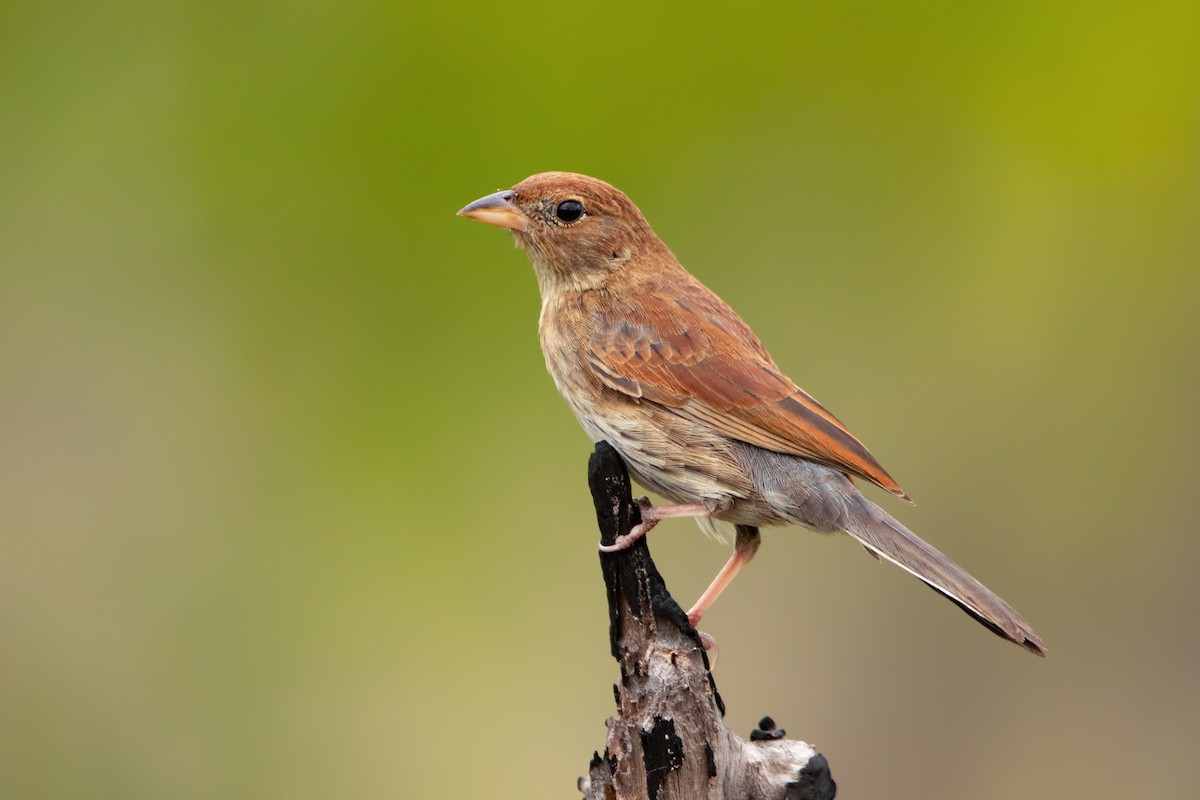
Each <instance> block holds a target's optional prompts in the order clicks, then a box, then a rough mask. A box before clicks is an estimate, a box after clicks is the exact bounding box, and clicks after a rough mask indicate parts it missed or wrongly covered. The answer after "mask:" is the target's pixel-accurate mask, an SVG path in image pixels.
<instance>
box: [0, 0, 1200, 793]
mask: <svg viewBox="0 0 1200 800" xmlns="http://www.w3.org/2000/svg"><path fill="white" fill-rule="evenodd" d="M1198 9H1200V6H1197V5H1196V4H1195V3H1185V2H1180V3H1176V4H1174V5H1171V4H1165V5H1164V4H1137V5H1134V4H1129V8H1124V9H1122V8H1120V6H1119V5H1115V4H1114V5H1109V4H1105V5H1104V7H1103V8H1101V7H1099V6H1097V5H1096V4H1092V3H1075V4H1062V3H1052V4H1045V3H1023V2H1018V3H1005V4H979V5H965V4H962V3H953V2H944V3H910V4H903V7H899V6H898V5H897V4H889V3H879V4H872V3H857V4H833V3H828V4H824V3H823V4H807V5H804V6H803V7H799V8H795V7H793V4H780V5H778V6H772V5H747V6H744V7H742V8H741V9H740V10H739V11H737V12H736V13H735V14H734V13H730V14H727V15H719V16H718V15H710V14H708V13H706V12H704V11H703V10H701V9H699V8H696V7H688V8H686V9H685V8H683V7H682V6H678V5H673V6H667V5H665V4H664V5H663V6H662V7H660V8H648V7H645V4H642V3H628V4H626V3H606V4H603V5H596V4H570V3H566V4H563V3H558V4H545V3H541V4H538V3H534V4H529V3H525V4H521V3H516V4H514V3H507V4H505V3H487V4H480V5H479V6H478V7H472V6H470V5H464V4H459V3H443V4H428V5H422V6H420V7H414V6H412V5H410V4H406V3H403V2H399V3H397V2H370V3H360V4H345V5H342V6H338V5H336V4H324V3H315V2H307V1H306V0H300V1H299V2H296V0H291V1H290V2H274V1H267V2H251V3H233V2H192V3H170V2H165V3H164V2H116V3H80V2H76V3H69V4H54V3H34V2H15V3H14V2H8V3H4V4H3V5H0V795H3V796H4V797H7V798H148V799H149V798H167V797H169V798H183V799H186V798H215V797H246V798H275V797H278V798H331V797H339V798H344V797H362V798H376V797H405V798H422V797H429V798H437V797H502V798H508V797H511V798H551V797H554V798H559V797H571V796H574V793H575V788H574V780H575V778H576V776H578V775H580V774H582V773H583V772H584V770H585V769H586V766H587V761H588V758H589V757H590V755H591V753H592V751H593V750H594V749H596V748H600V747H602V746H603V741H604V733H605V729H604V724H603V723H604V719H605V717H606V716H607V715H609V714H610V713H611V712H612V710H613V706H612V694H611V688H610V684H611V683H612V681H613V680H614V679H615V678H616V676H617V669H616V665H615V664H614V663H613V662H612V661H611V659H610V658H609V656H608V642H607V627H606V626H607V615H606V611H605V607H604V595H603V590H602V585H601V582H600V574H599V570H598V568H597V556H596V553H595V543H596V539H597V534H596V531H595V529H594V522H593V517H592V513H591V510H590V508H591V506H590V501H589V498H588V495H587V489H586V481H585V471H586V459H587V455H588V453H589V452H590V445H589V443H588V442H587V440H586V438H585V437H584V435H583V434H582V432H581V431H580V430H579V428H578V426H577V425H576V423H575V421H574V420H573V419H572V418H571V416H570V414H569V412H568V410H567V408H566V406H565V405H564V404H563V402H562V401H561V400H560V398H559V397H558V396H557V394H556V392H555V391H554V387H553V385H552V383H551V381H550V380H549V378H548V377H547V376H546V375H545V372H544V368H543V365H542V357H541V354H540V352H539V351H538V346H537V338H536V333H535V331H536V318H537V312H538V305H539V301H538V298H537V291H536V286H535V284H534V280H533V276H532V272H531V270H530V268H529V265H528V263H527V262H526V260H525V258H524V256H523V255H522V254H521V253H520V252H518V251H515V250H514V249H513V247H512V245H511V242H510V239H509V237H508V236H507V235H505V234H503V233H502V232H500V231H497V230H495V229H491V228H487V227H485V226H481V225H478V224H475V223H470V222H467V221H465V220H462V219H458V218H456V217H455V216H454V212H455V211H456V210H457V209H458V208H460V207H461V206H463V205H464V204H466V203H467V202H469V201H471V200H473V199H475V198H476V197H479V196H480V195H483V194H486V193H488V192H492V191H495V190H496V189H499V188H503V187H507V186H509V185H511V184H513V183H515V182H517V181H518V180H520V179H522V178H524V177H526V176H527V175H529V174H530V173H532V172H537V171H541V170H545V169H569V170H575V171H581V172H587V173H591V174H594V175H597V176H599V177H602V178H605V179H607V180H609V181H611V182H613V183H615V184H616V185H618V186H619V187H621V188H622V189H624V190H625V191H626V192H628V193H629V194H630V195H631V196H632V197H633V198H634V199H635V201H636V202H637V203H638V204H639V205H640V206H641V208H642V209H643V211H644V212H645V213H646V214H647V216H648V217H649V219H650V220H651V222H652V223H653V224H654V226H655V228H656V229H657V231H658V232H659V233H660V234H661V235H662V236H663V238H664V239H666V241H667V242H668V243H669V244H670V245H671V246H672V247H673V248H674V249H675V251H676V253H677V254H678V255H679V256H680V258H681V260H682V261H683V262H684V264H685V265H687V266H688V268H689V269H690V270H691V271H692V272H694V273H695V274H696V275H698V276H699V277H700V278H701V279H702V280H704V281H705V282H706V283H707V284H708V285H710V286H711V287H712V288H713V289H715V290H716V291H717V292H718V293H720V294H721V295H722V296H723V297H725V298H726V299H727V300H728V301H729V302H730V303H731V304H732V305H733V306H734V307H735V308H737V309H738V310H739V311H740V312H741V313H742V314H743V316H744V317H745V318H746V319H747V320H748V321H749V322H750V323H751V324H752V325H753V326H754V327H755V328H756V330H757V331H758V333H759V334H760V336H761V337H762V338H763V339H764V340H765V342H766V343H767V345H768V347H769V348H770V349H771V350H772V352H773V354H774V356H775V358H776V360H777V361H779V363H780V364H781V365H782V366H783V367H784V368H785V369H786V370H787V371H788V372H789V374H791V375H792V376H793V377H794V378H795V379H796V380H797V381H798V382H799V383H800V384H801V385H802V386H804V387H805V388H806V389H808V390H809V391H810V392H811V393H813V394H814V395H815V396H816V397H817V398H819V399H820V400H821V401H822V402H823V403H825V404H826V405H827V406H829V407H830V408H831V409H833V410H834V411H835V413H837V414H838V415H839V416H840V417H841V418H842V419H843V420H845V421H846V422H847V423H848V424H849V425H850V426H851V428H852V429H853V430H854V431H855V432H856V433H857V434H858V435H859V436H860V437H861V438H863V439H864V440H865V441H866V442H867V443H868V445H869V446H870V447H871V448H872V450H873V451H874V452H875V453H876V455H877V456H879V458H880V459H881V460H882V461H883V462H884V463H885V464H886V465H887V467H888V469H889V470H890V471H891V472H892V473H893V474H894V475H895V476H896V477H897V478H898V479H899V480H900V481H901V482H902V483H903V485H904V486H905V488H906V489H907V490H908V491H909V492H910V493H911V494H912V495H913V497H915V498H916V499H917V502H918V505H917V506H916V507H915V508H911V509H910V508H906V507H904V506H903V505H902V504H900V503H898V502H892V501H884V502H885V504H886V505H887V507H888V508H889V509H890V510H892V511H894V512H896V513H897V514H898V516H899V517H900V518H901V519H902V520H903V521H905V522H906V523H907V524H909V525H910V526H911V527H912V528H913V529H914V530H916V531H918V532H919V533H920V534H921V535H923V536H925V537H926V538H928V539H929V540H930V541H932V542H933V543H935V544H936V545H937V546H939V547H941V548H942V549H944V550H945V551H946V552H947V553H949V554H950V555H952V556H953V557H954V558H955V559H957V560H959V561H960V562H961V563H962V564H964V565H965V566H966V567H968V568H969V569H971V570H972V571H973V572H975V574H976V575H977V576H979V577H980V578H981V579H983V580H984V581H985V582H986V583H988V584H989V585H990V586H992V587H993V588H995V589H996V590H997V591H999V592H1000V593H1001V594H1003V595H1004V596H1005V597H1006V598H1007V599H1009V600H1010V601H1011V602H1012V603H1013V604H1014V605H1015V606H1016V607H1018V608H1019V609H1020V610H1021V611H1022V612H1023V613H1025V614H1026V615H1028V617H1029V618H1030V619H1031V620H1032V621H1033V622H1034V624H1035V625H1036V627H1037V628H1038V630H1039V631H1040V632H1041V634H1042V635H1043V636H1044V637H1045V640H1046V643H1047V645H1048V647H1049V650H1050V656H1049V658H1048V659H1046V660H1045V661H1042V660H1039V659H1036V658H1033V657H1031V656H1029V655H1028V654H1026V653H1024V652H1022V651H1021V650H1019V649H1018V648H1016V647H1013V646H1011V645H1008V644H1005V643H1003V642H1001V641H999V640H997V639H995V638H994V637H992V636H991V635H989V634H988V633H987V632H986V631H984V630H982V629H981V628H979V627H978V626H976V625H975V624H973V623H972V622H971V621H970V620H969V619H967V618H966V617H965V616H964V615H962V614H961V613H960V612H959V611H958V610H956V609H955V608H954V607H953V606H952V605H951V604H949V603H947V602H945V601H944V600H941V599H939V598H938V597H936V596H935V595H934V594H933V593H932V592H929V591H927V590H926V589H924V588H923V587H922V586H921V585H920V584H919V583H918V582H916V581H915V580H913V579H911V578H909V577H908V576H906V575H905V574H903V573H901V572H900V571H899V570H897V569H894V568H891V567H888V566H886V565H879V564H876V563H875V562H874V561H873V560H872V559H870V558H868V557H867V556H866V555H865V554H864V553H863V552H862V550H861V548H858V547H855V546H853V545H852V544H851V543H850V542H849V541H847V540H845V539H827V538H818V537H816V536H814V535H812V534H808V533H805V532H803V531H800V530H798V529H793V530H779V531H771V532H768V533H767V535H766V541H765V544H764V546H763V549H762V550H761V551H760V556H759V558H758V560H757V561H756V562H755V563H754V564H753V565H752V566H751V567H750V569H749V571H748V573H747V574H745V576H744V577H743V578H741V579H739V580H738V581H737V582H736V583H735V584H734V585H733V587H732V588H731V589H730V590H729V592H728V593H727V594H726V596H725V597H724V598H723V599H722V601H721V602H720V603H719V604H718V605H717V606H716V607H715V609H714V610H713V612H712V613H711V615H710V616H709V617H708V618H707V619H706V621H705V623H706V624H705V627H706V630H707V631H708V632H709V633H711V634H712V635H713V636H715V637H716V638H717V640H718V641H719V642H720V644H721V659H720V663H719V665H718V667H717V673H716V675H717V681H718V684H719V687H720V689H721V691H722V693H723V695H724V697H725V700H726V702H727V703H728V706H729V713H728V720H729V722H730V724H731V725H732V726H733V727H734V728H735V729H737V730H738V731H740V732H741V733H743V734H746V733H748V732H749V730H750V728H751V727H753V726H754V724H755V723H756V721H757V720H758V718H759V717H760V716H762V715H763V714H771V715H773V716H774V717H775V718H776V719H777V720H778V721H779V722H780V724H781V725H782V726H783V727H785V728H787V730H788V731H789V734H791V735H794V736H796V737H798V738H804V739H806V740H808V741H811V742H814V743H815V744H816V745H817V746H818V747H819V748H820V749H821V750H822V751H823V752H824V753H825V754H826V755H827V756H828V757H829V759H830V763H831V764H832V767H833V774H834V776H835V778H836V779H837V781H838V783H839V785H840V786H841V788H842V791H843V795H844V796H845V797H848V798H849V797H859V798H870V797H893V798H923V800H924V799H927V798H965V797H970V798H978V799H981V800H991V799H993V798H995V799H997V800H999V799H1000V798H1013V797H1047V798H1049V797H1065V796H1072V797H1082V796H1087V797H1095V798H1101V797H1103V798H1117V797H1130V796H1139V797H1161V798H1168V797H1185V796H1190V794H1191V793H1192V792H1194V791H1195V785H1196V781H1195V753H1194V751H1195V747H1196V744H1197V742H1198V741H1200V721H1198V720H1200V692H1198V690H1197V675H1200V634H1198V632H1197V631H1198V626H1197V622H1196V611H1197V608H1198V607H1200V582H1198V581H1197V579H1196V563H1197V559H1198V558H1200V536H1198V535H1197V534H1198V531H1197V527H1198V523H1200V512H1198V510H1197V508H1198V504H1197V498H1196V495H1197V490H1196V473H1195V472H1194V469H1195V467H1196V464H1197V458H1196V452H1197V451H1196V447H1197V444H1198V443H1200V441H1198V440H1200V425H1198V424H1197V421H1196V414H1197V409H1198V408H1200V376H1198V366H1200V279H1198V266H1200V263H1198V262H1200V234H1198V230H1200V227H1198V220H1200V47H1197V45H1196V41H1197V30H1198V29H1200V10H1198ZM652 549H653V552H654V555H655V556H656V558H657V560H658V562H659V564H660V566H661V567H662V569H663V572H664V574H665V576H666V578H667V581H668V585H669V586H670V588H671V589H672V590H673V591H674V592H675V593H676V595H677V596H678V597H679V598H680V599H681V601H682V602H684V603H685V604H686V603H689V602H690V601H691V600H692V599H693V598H694V596H695V595H696V594H697V593H698V592H699V591H700V590H701V589H702V588H703V586H704V585H705V584H706V583H707V581H708V579H709V578H710V577H711V575H712V573H713V572H714V571H715V570H716V569H717V568H718V566H719V565H720V564H721V563H723V561H724V560H725V558H726V557H727V555H728V549H727V548H725V547H722V546H720V545H717V544H714V543H712V542H710V541H708V540H706V539H704V538H703V537H702V536H701V535H700V534H699V532H698V531H697V530H696V528H695V526H694V525H692V524H691V523H689V522H686V521H677V522H668V523H666V524H664V525H663V526H661V527H660V528H658V530H656V531H655V533H654V534H653V539H652Z"/></svg>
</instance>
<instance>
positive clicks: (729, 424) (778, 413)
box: [581, 270, 908, 499]
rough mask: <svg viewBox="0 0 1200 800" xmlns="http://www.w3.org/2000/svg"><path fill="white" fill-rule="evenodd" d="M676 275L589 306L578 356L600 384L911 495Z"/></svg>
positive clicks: (721, 310) (745, 331) (736, 321)
mask: <svg viewBox="0 0 1200 800" xmlns="http://www.w3.org/2000/svg"><path fill="white" fill-rule="evenodd" d="M673 277H676V278H677V282H676V283H674V284H673V285H672V291H671V292H669V293H668V292H655V291H652V290H649V287H645V289H646V290H644V291H642V292H640V293H639V296H638V302H637V304H636V305H632V304H630V305H618V304H613V303H611V302H610V303H609V304H608V305H607V307H604V308H600V307H597V308H593V309H590V310H591V312H592V313H591V314H590V316H591V318H592V320H593V324H594V327H593V334H592V335H591V336H589V337H587V341H586V344H585V345H584V347H585V351H584V352H583V353H582V354H581V355H582V356H583V360H584V362H585V363H586V364H587V365H588V366H589V367H590V368H591V371H592V372H593V374H594V375H595V377H596V378H597V379H598V380H599V381H600V382H601V383H603V384H604V385H605V386H607V387H608V388H610V389H613V390H615V391H618V392H622V393H623V394H626V395H629V396H630V397H635V398H640V399H643V400H646V401H650V402H653V403H657V404H659V405H661V406H665V407H667V408H670V409H671V410H673V411H674V412H675V413H677V414H680V415H682V416H685V417H689V418H691V419H694V420H696V421H697V422H702V423H704V424H706V425H710V426H712V427H713V429H714V430H717V431H720V432H721V433H722V434H724V435H726V436H729V437H732V438H734V439H738V440H740V441H743V442H747V443H749V444H752V445H755V446H757V447H762V448H764V449H767V450H773V451H775V452H779V453H787V454H790V455H796V456H800V457H802V458H807V459H809V460H811V461H816V462H818V463H821V464H825V465H826V466H830V467H834V468H835V469H840V470H843V471H845V472H846V473H848V474H852V475H858V476H860V477H862V478H864V479H866V480H869V481H871V482H872V483H874V484H876V485H878V486H880V487H882V488H883V489H886V490H887V491H889V492H891V493H892V494H895V495H897V496H899V497H902V498H905V499H908V497H907V495H906V494H905V493H904V490H902V489H901V488H900V486H899V485H898V484H897V483H896V481H895V480H893V479H892V477H891V476H890V475H888V473H887V471H886V470H885V469H884V468H883V467H882V466H881V465H880V463H879V462H878V461H877V460H876V459H875V457H874V456H872V455H871V453H870V452H869V451H868V450H867V448H866V447H864V446H863V444H862V442H860V441H859V440H858V439H856V438H855V437H854V435H853V434H851V433H850V431H849V430H847V429H846V427H845V426H844V425H842V423H841V422H839V421H838V420H837V418H835V417H834V416H833V414H831V413H829V412H828V411H827V410H826V409H825V408H823V407H822V406H821V404H820V403H818V402H817V401H816V400H814V399H813V398H812V397H810V396H809V395H808V394H807V393H806V392H804V390H802V389H800V387H798V386H796V384H795V383H793V382H792V381H791V380H790V379H789V378H787V376H785V375H784V374H783V373H782V372H781V371H780V369H779V367H778V366H776V364H775V362H774V361H773V360H772V359H771V357H770V355H768V354H767V351H766V350H765V349H764V348H763V346H762V344H761V343H760V342H759V341H758V339H757V337H755V336H754V334H753V332H751V330H750V328H749V327H748V326H747V325H746V324H745V323H744V322H742V320H741V319H740V318H739V317H738V316H737V315H736V314H735V313H734V312H733V310H732V309H730V308H729V306H727V305H726V304H725V303H724V302H723V301H722V300H721V299H720V298H718V297H717V296H716V295H714V294H713V293H712V292H710V291H709V290H708V289H706V288H705V287H704V286H703V285H701V284H700V283H699V282H698V281H696V280H695V279H694V278H692V277H691V276H690V275H688V274H687V273H686V272H683V271H682V270H680V271H679V272H677V273H674V275H673ZM681 284H682V285H681Z"/></svg>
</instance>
